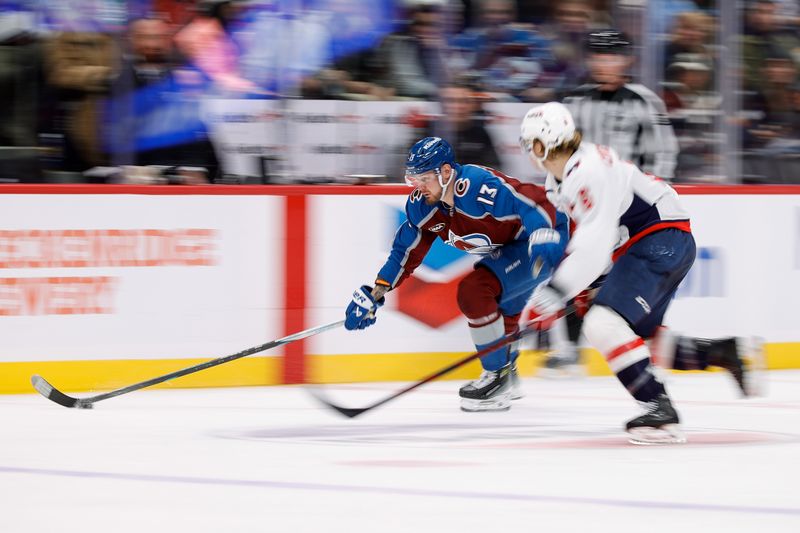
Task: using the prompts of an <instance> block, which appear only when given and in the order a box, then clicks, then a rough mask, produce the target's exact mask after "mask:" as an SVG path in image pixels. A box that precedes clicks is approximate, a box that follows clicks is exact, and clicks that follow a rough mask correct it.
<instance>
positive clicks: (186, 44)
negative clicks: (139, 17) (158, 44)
mask: <svg viewBox="0 0 800 533" xmlns="http://www.w3.org/2000/svg"><path fill="white" fill-rule="evenodd" d="M237 4H241V0H200V1H199V2H198V4H197V9H198V12H197V15H196V16H195V17H194V18H193V19H192V21H191V22H190V23H189V24H187V25H186V26H185V27H184V28H183V29H181V30H180V31H179V32H178V34H177V35H176V36H175V42H176V44H177V46H178V49H179V51H180V52H181V53H182V54H184V55H185V56H186V57H187V59H188V60H189V61H190V62H191V63H192V64H193V65H194V66H195V67H197V68H198V69H199V70H200V71H202V72H203V73H204V74H205V75H206V76H208V77H209V78H210V79H211V80H213V81H214V83H215V84H216V86H217V88H218V89H219V90H222V91H224V92H232V93H238V94H239V95H241V94H248V93H252V94H258V93H262V91H261V90H260V89H259V87H258V86H257V85H256V84H255V83H253V82H252V81H250V80H248V79H245V78H244V77H243V76H242V74H241V72H240V69H239V56H240V55H241V52H240V50H239V48H238V46H237V45H236V43H235V42H234V41H233V39H232V38H231V36H230V34H229V29H230V26H231V24H232V22H233V21H234V20H235V18H236V16H237V14H238V11H239V5H237Z"/></svg>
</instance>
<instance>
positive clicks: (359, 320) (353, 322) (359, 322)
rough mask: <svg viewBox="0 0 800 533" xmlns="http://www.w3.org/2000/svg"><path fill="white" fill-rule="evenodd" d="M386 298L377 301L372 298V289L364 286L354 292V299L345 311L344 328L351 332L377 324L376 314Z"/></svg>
mask: <svg viewBox="0 0 800 533" xmlns="http://www.w3.org/2000/svg"><path fill="white" fill-rule="evenodd" d="M385 301H386V298H381V299H380V300H375V298H373V297H372V287H370V286H369V285H362V286H361V287H359V288H358V289H356V290H355V291H354V292H353V299H352V300H351V301H350V304H349V305H348V306H347V310H345V312H344V314H345V319H344V327H345V328H346V329H349V330H354V329H364V328H368V327H370V326H371V325H372V324H374V323H375V320H376V318H375V313H376V312H377V311H378V308H379V307H381V306H382V305H383V304H384V302H385Z"/></svg>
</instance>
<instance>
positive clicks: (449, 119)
mask: <svg viewBox="0 0 800 533" xmlns="http://www.w3.org/2000/svg"><path fill="white" fill-rule="evenodd" d="M485 98H486V97H485V95H482V94H481V93H479V92H477V91H476V87H475V86H474V84H473V83H471V81H470V80H469V79H468V78H465V77H460V78H458V79H456V80H454V81H453V82H452V83H448V84H447V85H445V86H444V87H442V89H441V91H440V98H439V100H440V102H441V110H442V114H441V115H440V116H438V117H430V118H432V120H429V121H426V122H425V123H423V124H418V125H419V126H422V127H421V128H420V129H418V130H416V131H414V135H413V137H414V138H415V139H416V138H420V137H430V136H437V137H442V138H446V139H449V140H450V141H451V143H450V144H451V145H452V146H453V149H454V150H455V153H456V154H457V156H458V159H459V161H463V162H464V163H473V164H478V165H485V166H488V167H492V168H497V169H498V170H499V169H500V158H499V157H498V155H497V151H496V150H495V147H494V143H493V142H492V137H491V135H490V134H489V132H488V131H487V129H486V122H487V118H488V117H487V115H486V112H485V111H484V109H483V106H482V102H483V99H485Z"/></svg>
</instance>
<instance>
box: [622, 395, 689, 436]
mask: <svg viewBox="0 0 800 533" xmlns="http://www.w3.org/2000/svg"><path fill="white" fill-rule="evenodd" d="M645 405H646V407H647V412H646V413H644V414H643V415H641V416H637V417H636V418H634V419H633V420H630V421H628V423H627V424H626V426H625V429H626V430H627V431H628V433H629V434H630V437H629V438H628V440H629V441H630V442H631V443H632V444H645V445H646V444H683V443H684V442H686V436H685V435H684V434H683V432H682V431H681V428H680V419H679V417H678V412H677V411H675V408H674V407H672V402H670V400H669V396H667V395H666V394H662V395H660V396H659V397H658V398H656V399H655V400H653V401H652V402H648V403H647V404H645Z"/></svg>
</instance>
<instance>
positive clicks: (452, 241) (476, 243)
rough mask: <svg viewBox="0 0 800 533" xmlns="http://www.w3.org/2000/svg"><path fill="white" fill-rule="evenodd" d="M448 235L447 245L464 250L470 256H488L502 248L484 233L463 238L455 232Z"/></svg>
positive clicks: (448, 232)
mask: <svg viewBox="0 0 800 533" xmlns="http://www.w3.org/2000/svg"><path fill="white" fill-rule="evenodd" d="M447 234H448V235H447V241H445V244H448V245H450V246H452V247H454V248H458V249H459V250H464V251H465V252H467V253H469V254H476V255H486V254H489V253H491V252H492V251H493V250H496V249H497V248H500V245H499V244H494V243H493V242H492V239H490V238H489V236H488V235H485V234H483V233H470V234H469V235H464V236H463V237H462V236H461V235H456V234H455V233H453V230H448V231H447Z"/></svg>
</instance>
